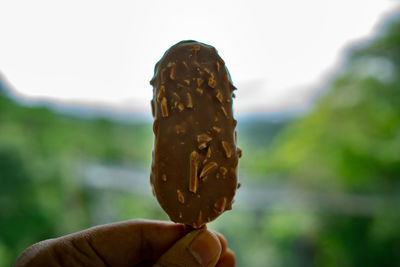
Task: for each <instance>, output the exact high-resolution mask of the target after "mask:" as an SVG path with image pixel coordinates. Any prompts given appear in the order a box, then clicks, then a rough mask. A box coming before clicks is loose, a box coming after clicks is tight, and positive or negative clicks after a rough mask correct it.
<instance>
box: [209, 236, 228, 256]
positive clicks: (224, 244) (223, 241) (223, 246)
mask: <svg viewBox="0 0 400 267" xmlns="http://www.w3.org/2000/svg"><path fill="white" fill-rule="evenodd" d="M212 232H213V233H214V234H215V235H216V236H217V237H218V239H219V242H220V243H221V255H222V253H224V252H225V250H226V249H227V247H228V242H227V241H226V238H225V237H224V236H223V235H222V234H221V233H218V232H216V231H212Z"/></svg>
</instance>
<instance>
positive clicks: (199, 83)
mask: <svg viewBox="0 0 400 267" xmlns="http://www.w3.org/2000/svg"><path fill="white" fill-rule="evenodd" d="M203 83H204V80H203V79H202V78H197V86H198V87H201V86H202V85H203Z"/></svg>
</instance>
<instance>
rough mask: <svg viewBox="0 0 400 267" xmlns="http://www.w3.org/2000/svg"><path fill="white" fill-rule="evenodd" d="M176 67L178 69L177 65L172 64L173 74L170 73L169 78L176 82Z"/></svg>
mask: <svg viewBox="0 0 400 267" xmlns="http://www.w3.org/2000/svg"><path fill="white" fill-rule="evenodd" d="M175 67H176V64H175V63H172V64H171V72H170V73H169V78H170V79H171V80H175Z"/></svg>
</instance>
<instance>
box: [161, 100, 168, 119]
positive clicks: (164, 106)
mask: <svg viewBox="0 0 400 267" xmlns="http://www.w3.org/2000/svg"><path fill="white" fill-rule="evenodd" d="M161 115H162V116H163V117H164V118H165V117H168V104H167V99H166V98H165V97H163V99H162V100H161Z"/></svg>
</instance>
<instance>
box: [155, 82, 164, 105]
mask: <svg viewBox="0 0 400 267" xmlns="http://www.w3.org/2000/svg"><path fill="white" fill-rule="evenodd" d="M164 96H165V86H164V85H161V86H160V90H158V95H157V102H160V101H161V99H162V98H163V97H164Z"/></svg>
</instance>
